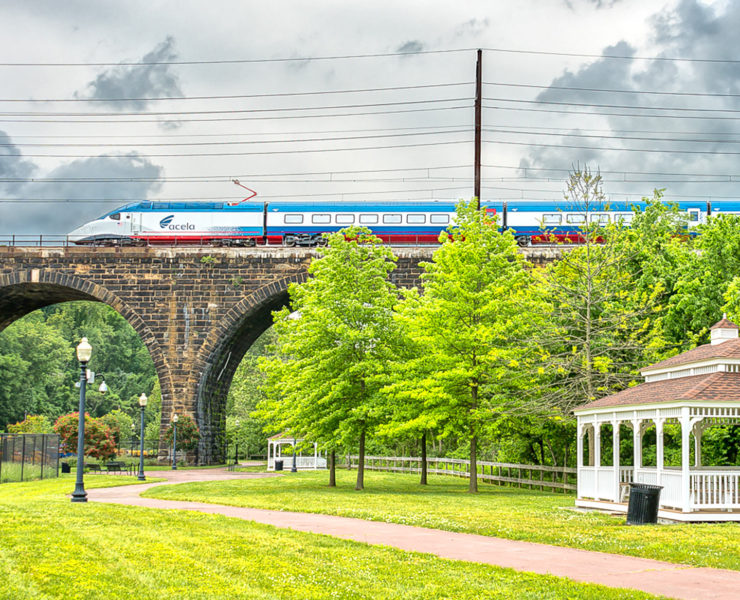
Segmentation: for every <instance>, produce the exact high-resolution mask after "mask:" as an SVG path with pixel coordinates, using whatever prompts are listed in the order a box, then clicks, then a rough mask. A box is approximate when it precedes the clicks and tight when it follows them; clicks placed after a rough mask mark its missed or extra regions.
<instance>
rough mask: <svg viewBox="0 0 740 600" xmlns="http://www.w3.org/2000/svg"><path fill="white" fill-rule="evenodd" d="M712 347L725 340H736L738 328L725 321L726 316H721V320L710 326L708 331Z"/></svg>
mask: <svg viewBox="0 0 740 600" xmlns="http://www.w3.org/2000/svg"><path fill="white" fill-rule="evenodd" d="M709 333H710V336H711V340H712V341H711V344H712V346H716V345H717V344H721V343H722V342H726V341H727V340H736V339H737V338H738V326H737V325H735V324H734V323H733V322H732V321H729V320H728V319H727V315H726V314H725V315H722V320H721V321H719V322H718V323H715V324H714V325H712V326H711V327H710V329H709Z"/></svg>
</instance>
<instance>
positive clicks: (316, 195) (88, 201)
mask: <svg viewBox="0 0 740 600" xmlns="http://www.w3.org/2000/svg"><path fill="white" fill-rule="evenodd" d="M460 187H461V186H456V187H445V188H425V189H415V190H382V191H377V190H372V191H362V192H356V191H353V192H320V193H308V194H306V193H301V194H267V195H260V196H259V197H260V198H263V199H264V198H268V199H270V198H324V197H329V196H370V195H376V194H411V193H414V194H417V193H432V194H434V193H436V192H448V191H454V190H459V189H460ZM240 198H241V196H225V197H224V196H222V197H214V198H204V197H202V196H199V197H194V198H183V197H182V196H179V197H176V198H157V199H156V200H140V201H142V202H143V201H146V202H155V203H156V202H165V201H179V202H185V201H199V200H202V201H213V200H215V201H224V202H226V201H234V200H239V199H240ZM136 201H137V200H135V199H132V198H12V199H0V203H3V204H5V203H15V204H18V203H28V204H42V203H43V204H49V203H56V202H59V203H65V204H98V203H101V202H111V203H112V202H136Z"/></svg>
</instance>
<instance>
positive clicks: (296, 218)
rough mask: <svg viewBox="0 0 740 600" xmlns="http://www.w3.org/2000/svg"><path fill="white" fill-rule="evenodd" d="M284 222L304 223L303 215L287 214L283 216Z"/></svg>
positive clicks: (290, 223)
mask: <svg viewBox="0 0 740 600" xmlns="http://www.w3.org/2000/svg"><path fill="white" fill-rule="evenodd" d="M283 223H285V224H286V225H288V224H289V225H298V224H300V223H303V215H295V214H294V215H285V216H284V217H283Z"/></svg>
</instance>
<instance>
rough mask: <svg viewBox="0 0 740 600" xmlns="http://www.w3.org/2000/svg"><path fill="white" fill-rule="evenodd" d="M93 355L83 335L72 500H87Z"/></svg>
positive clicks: (78, 347)
mask: <svg viewBox="0 0 740 600" xmlns="http://www.w3.org/2000/svg"><path fill="white" fill-rule="evenodd" d="M91 356H92V346H91V345H90V344H89V343H88V341H87V338H86V337H83V338H82V340H81V341H80V343H79V345H78V346H77V360H78V361H79V362H80V420H79V422H78V425H77V480H76V481H75V491H74V492H72V502H87V492H86V491H85V482H84V481H83V473H84V471H85V385H86V384H87V363H88V362H89V361H90V357H91Z"/></svg>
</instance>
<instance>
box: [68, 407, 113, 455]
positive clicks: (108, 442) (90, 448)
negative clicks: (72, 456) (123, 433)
mask: <svg viewBox="0 0 740 600" xmlns="http://www.w3.org/2000/svg"><path fill="white" fill-rule="evenodd" d="M79 415H80V413H69V414H67V415H62V416H61V417H59V418H58V419H57V420H56V423H54V431H56V432H57V433H58V434H59V440H60V442H61V445H62V449H63V450H64V452H77V432H78V429H79V427H78V426H79ZM84 454H85V456H92V457H94V458H99V459H101V460H107V459H109V458H112V457H113V456H115V455H116V442H115V439H114V438H113V432H112V431H111V430H110V428H109V427H108V426H107V425H106V424H105V423H103V421H102V420H101V419H95V418H93V417H91V416H90V415H89V414H87V413H85V443H84Z"/></svg>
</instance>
